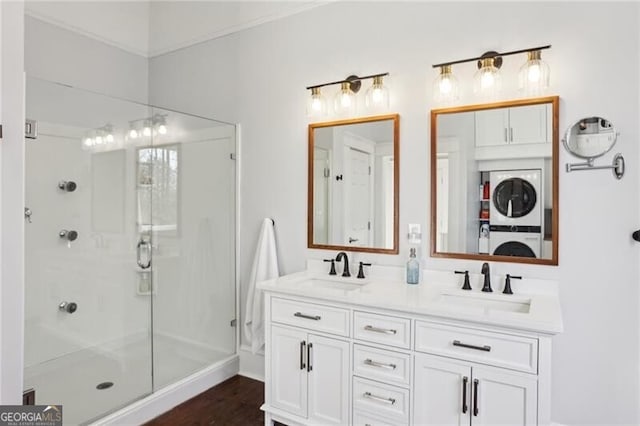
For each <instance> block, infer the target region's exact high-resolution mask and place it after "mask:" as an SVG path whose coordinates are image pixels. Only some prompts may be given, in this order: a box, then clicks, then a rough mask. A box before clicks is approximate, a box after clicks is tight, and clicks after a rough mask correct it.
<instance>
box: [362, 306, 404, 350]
mask: <svg viewBox="0 0 640 426" xmlns="http://www.w3.org/2000/svg"><path fill="white" fill-rule="evenodd" d="M353 337H354V338H356V339H360V340H366V341H368V342H374V343H381V344H383V345H391V346H397V347H399V348H405V349H409V348H410V347H411V320H410V319H408V318H399V317H392V316H388V315H378V314H372V313H369V312H358V311H356V312H354V313H353Z"/></svg>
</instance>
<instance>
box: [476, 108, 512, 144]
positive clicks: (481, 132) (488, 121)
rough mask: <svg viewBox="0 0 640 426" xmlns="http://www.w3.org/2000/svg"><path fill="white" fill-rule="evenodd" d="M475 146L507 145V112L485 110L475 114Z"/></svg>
mask: <svg viewBox="0 0 640 426" xmlns="http://www.w3.org/2000/svg"><path fill="white" fill-rule="evenodd" d="M475 119H476V146H496V145H505V144H507V143H509V110H508V109H506V108H497V109H487V110H483V111H478V112H476V113H475Z"/></svg>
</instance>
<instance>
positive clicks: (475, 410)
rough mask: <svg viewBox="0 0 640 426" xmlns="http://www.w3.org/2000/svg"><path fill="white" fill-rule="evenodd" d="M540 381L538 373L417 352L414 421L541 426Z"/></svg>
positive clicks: (444, 423)
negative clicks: (533, 373)
mask: <svg viewBox="0 0 640 426" xmlns="http://www.w3.org/2000/svg"><path fill="white" fill-rule="evenodd" d="M537 385H538V383H537V377H536V376H531V375H527V374H523V373H515V372H510V371H508V370H504V369H500V368H494V367H487V366H482V365H479V364H473V363H468V362H467V363H465V362H463V361H458V360H453V359H449V358H443V357H440V356H433V355H426V354H416V358H415V392H414V399H415V403H414V407H415V408H414V423H415V424H416V425H463V424H464V425H469V424H471V425H472V426H478V425H527V426H531V425H535V424H537V400H538V397H537V388H538V386H537ZM469 422H471V423H469Z"/></svg>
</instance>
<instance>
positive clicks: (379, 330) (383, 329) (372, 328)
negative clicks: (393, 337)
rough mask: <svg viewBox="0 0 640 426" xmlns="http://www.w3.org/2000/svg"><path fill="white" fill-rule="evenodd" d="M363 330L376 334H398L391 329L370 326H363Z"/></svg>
mask: <svg viewBox="0 0 640 426" xmlns="http://www.w3.org/2000/svg"><path fill="white" fill-rule="evenodd" d="M364 329H365V330H367V331H375V332H376V333H384V334H398V330H394V329H392V328H378V327H374V326H372V325H365V326H364Z"/></svg>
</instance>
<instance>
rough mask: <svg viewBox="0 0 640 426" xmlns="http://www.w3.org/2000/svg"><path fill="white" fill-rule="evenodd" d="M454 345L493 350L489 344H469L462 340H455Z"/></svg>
mask: <svg viewBox="0 0 640 426" xmlns="http://www.w3.org/2000/svg"><path fill="white" fill-rule="evenodd" d="M453 346H460V347H461V348H467V349H475V350H477V351H485V352H491V346H489V345H484V346H476V345H469V344H467V343H461V342H460V340H454V341H453Z"/></svg>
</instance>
